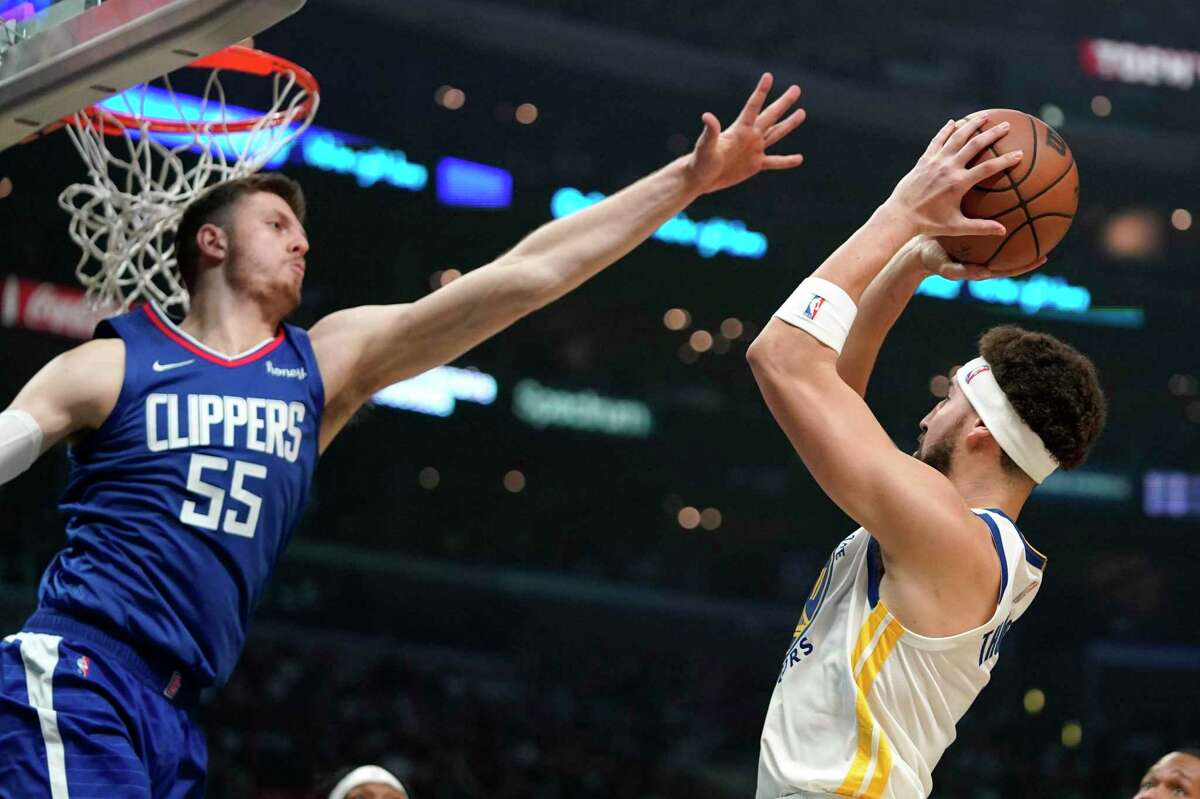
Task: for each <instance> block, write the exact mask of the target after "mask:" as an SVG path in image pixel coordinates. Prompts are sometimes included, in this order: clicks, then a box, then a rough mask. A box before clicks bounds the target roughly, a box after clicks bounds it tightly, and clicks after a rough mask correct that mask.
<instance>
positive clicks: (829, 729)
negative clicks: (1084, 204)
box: [748, 116, 1105, 799]
mask: <svg viewBox="0 0 1200 799" xmlns="http://www.w3.org/2000/svg"><path fill="white" fill-rule="evenodd" d="M985 119H986V118H985V117H983V116H979V117H975V118H973V119H969V120H966V121H963V122H960V123H955V122H953V121H951V122H950V123H947V125H946V126H945V127H944V128H943V129H942V130H941V131H940V132H939V133H938V134H937V135H936V136H935V137H934V139H933V140H932V141H931V142H930V144H929V147H928V148H927V149H926V151H925V153H924V154H923V155H922V156H921V158H920V160H919V161H918V162H917V164H916V166H915V167H914V168H913V170H912V171H911V172H910V173H909V174H908V175H907V176H905V177H904V178H903V179H902V180H901V181H900V183H899V184H898V185H897V186H896V188H895V190H894V191H893V192H892V194H891V196H890V197H889V198H888V200H887V201H886V202H885V203H883V205H881V206H880V207H879V209H878V210H877V211H876V212H875V213H874V214H873V215H872V216H871V218H870V220H869V221H868V222H867V223H866V224H865V225H864V226H863V227H862V228H860V229H859V230H858V231H857V232H856V233H854V235H853V236H851V237H850V239H849V240H848V241H847V242H846V243H845V244H843V245H842V246H841V247H840V248H838V249H837V250H836V251H835V252H834V253H833V254H832V255H831V256H830V257H829V258H828V260H826V261H825V263H824V264H822V265H821V267H820V268H819V269H817V270H816V272H815V273H813V275H812V277H810V278H808V279H806V280H805V281H804V282H803V283H801V284H800V287H799V288H798V289H797V290H796V292H795V293H794V294H793V295H792V297H791V298H790V299H789V300H788V301H787V302H786V303H785V304H784V305H783V307H782V308H780V310H779V312H778V313H777V314H776V318H774V319H772V320H771V321H770V323H769V324H768V325H767V326H766V327H765V328H764V330H763V332H762V334H761V335H759V337H758V338H757V339H756V340H755V342H754V343H753V344H752V346H751V347H750V350H749V353H748V359H749V361H750V364H751V367H752V369H753V372H754V376H755V378H756V380H757V381H758V384H759V387H760V388H761V390H762V393H763V396H764V397H765V399H766V402H767V404H768V406H769V407H770V409H771V412H772V413H773V414H774V416H775V418H776V420H777V421H778V422H779V425H780V426H781V427H782V428H783V430H784V432H785V433H786V434H787V436H788V438H789V439H790V441H791V443H792V444H793V446H794V447H795V448H796V451H797V452H798V453H799V455H800V457H801V458H802V459H803V461H804V463H805V465H806V466H807V467H808V469H809V471H810V472H811V473H812V475H813V477H814V478H815V479H816V480H817V482H818V483H819V484H820V486H821V488H822V489H823V490H824V491H825V493H826V494H827V495H828V496H829V497H830V499H832V500H833V501H834V502H835V503H836V504H837V505H838V506H839V507H840V508H841V509H842V510H843V511H845V513H846V514H847V515H849V516H850V517H851V518H852V519H854V520H855V521H857V522H858V523H859V524H861V525H862V527H860V528H859V529H858V530H857V531H855V532H854V533H852V534H851V535H850V536H848V537H847V538H845V539H844V540H843V541H842V542H841V543H840V544H838V545H837V547H835V549H834V551H833V554H832V555H831V556H830V558H829V561H828V562H827V563H826V565H825V568H824V569H823V570H822V571H821V573H820V576H819V577H818V579H817V584H816V586H815V587H814V588H813V591H812V594H811V595H810V597H809V599H808V601H807V602H806V603H805V606H804V610H803V613H802V615H801V618H800V623H799V625H798V626H797V627H796V630H795V634H794V637H793V639H792V644H791V646H790V648H789V649H788V651H787V654H786V656H785V658H784V662H783V664H782V669H781V671H780V673H779V676H778V680H777V684H776V686H775V691H774V694H773V696H772V697H771V702H770V706H769V708H768V710H767V716H766V721H765V724H764V726H763V733H762V742H761V756H760V761H759V773H758V792H757V797H758V799H777V797H788V798H789V799H799V798H801V797H815V796H831V795H832V796H854V797H872V798H873V799H876V798H878V797H887V798H888V799H921V798H922V797H926V796H928V795H929V793H930V791H931V790H932V781H931V776H930V775H931V772H932V770H933V768H934V766H935V765H936V764H937V762H938V759H939V758H940V757H941V755H942V753H943V752H944V751H945V749H946V747H947V746H949V745H950V743H951V742H952V741H953V740H954V735H955V724H956V722H957V721H958V719H959V718H961V717H962V715H963V714H964V713H965V712H966V710H967V708H968V707H969V706H970V705H971V702H972V701H973V700H974V699H975V697H976V696H977V695H978V694H979V692H980V690H982V688H983V686H984V685H985V684H986V683H987V681H988V678H989V676H990V672H991V669H992V666H993V665H994V664H995V662H996V657H997V655H998V653H999V652H1000V649H1001V644H1002V643H1003V641H1004V637H1005V635H1006V633H1007V632H1008V630H1009V628H1010V626H1011V625H1012V623H1013V622H1014V621H1016V620H1017V618H1019V617H1020V615H1021V614H1022V613H1023V612H1024V611H1025V609H1026V608H1027V607H1028V605H1029V603H1030V602H1031V600H1032V599H1033V596H1034V594H1035V593H1036V591H1037V589H1038V586H1039V584H1040V582H1041V579H1042V568H1043V566H1044V564H1045V558H1043V557H1042V556H1041V555H1040V554H1038V553H1037V551H1036V550H1034V549H1033V548H1032V547H1030V546H1029V545H1028V544H1026V542H1025V540H1024V538H1023V537H1022V535H1021V533H1020V531H1018V529H1017V526H1016V522H1015V520H1016V519H1017V517H1018V516H1019V514H1020V511H1021V507H1022V505H1023V504H1024V503H1025V500H1026V499H1028V497H1029V495H1030V492H1032V491H1033V489H1034V488H1035V487H1036V485H1037V484H1038V483H1040V482H1041V481H1042V480H1044V479H1045V478H1046V477H1047V475H1049V474H1050V473H1051V472H1052V471H1053V470H1054V469H1055V468H1056V467H1058V466H1062V467H1064V468H1070V467H1073V466H1076V465H1078V464H1079V463H1081V462H1082V461H1083V460H1084V458H1085V457H1086V455H1087V452H1088V450H1089V449H1090V447H1091V446H1092V444H1093V443H1094V442H1095V440H1096V437H1097V436H1098V435H1099V433H1100V430H1101V428H1102V426H1103V422H1104V416H1105V402H1104V397H1103V394H1102V393H1101V390H1100V387H1099V384H1098V382H1097V378H1096V374H1095V370H1094V368H1093V366H1092V364H1091V362H1090V361H1088V360H1087V358H1085V357H1084V356H1083V355H1081V354H1079V353H1078V352H1076V351H1075V350H1074V349H1072V348H1071V347H1069V346H1068V345H1066V344H1064V343H1062V342H1061V341H1058V340H1057V339H1054V338H1052V337H1050V336H1047V335H1042V334H1038V333H1031V332H1027V331H1024V330H1021V329H1019V328H1016V327H1011V326H1010V327H1001V328H996V329H993V330H991V331H989V332H987V333H986V334H985V335H984V336H983V338H982V339H981V341H980V355H979V357H974V356H966V359H967V361H968V362H967V363H966V364H965V365H964V366H962V367H960V368H959V369H958V371H957V373H956V374H954V375H953V376H952V380H951V383H950V393H949V395H948V396H947V397H946V398H945V399H944V400H942V401H941V402H940V403H938V405H937V406H936V407H935V408H934V409H933V410H932V411H930V412H929V414H928V415H927V416H926V417H925V418H924V419H923V420H921V423H920V429H921V431H922V435H921V438H920V439H919V442H920V445H919V446H920V448H919V450H918V451H917V452H916V453H914V455H913V456H909V455H906V454H904V453H902V452H900V451H899V450H898V449H896V447H895V445H894V444H893V443H892V441H891V439H890V438H888V436H887V434H886V433H885V432H884V430H883V429H882V428H881V427H880V425H879V422H877V421H876V419H875V417H874V416H873V415H872V413H871V411H870V409H869V408H868V407H867V405H866V403H865V402H864V401H863V395H864V393H865V390H866V386H867V381H868V377H869V375H870V372H871V369H872V367H873V365H874V363H875V358H876V355H877V354H878V352H879V348H880V345H881V344H882V342H883V339H884V337H885V336H886V334H887V332H888V330H889V329H890V328H891V326H892V324H893V323H894V322H895V320H896V318H897V317H898V316H899V315H900V313H901V311H902V310H903V309H904V307H905V305H906V304H907V302H908V300H909V298H910V297H911V296H912V295H913V292H914V290H915V289H916V287H917V285H918V284H919V283H920V281H921V280H922V279H923V278H924V277H926V276H927V275H928V274H930V273H932V272H940V273H942V274H943V275H945V276H947V277H951V278H956V279H964V278H970V279H980V278H986V277H989V276H990V273H989V272H988V271H987V270H986V269H984V268H983V267H979V266H973V265H968V266H963V265H959V264H953V263H949V259H948V258H947V257H946V254H945V251H944V250H942V249H941V248H940V247H939V246H938V245H937V243H936V242H934V241H933V240H932V239H929V238H925V236H941V235H968V234H971V235H988V234H992V235H1001V234H1003V233H1004V232H1005V231H1004V228H1003V226H1002V225H1000V224H999V223H998V222H994V221H988V220H980V219H967V218H965V217H964V216H963V214H962V211H961V209H960V205H961V201H962V198H963V195H964V194H965V193H966V191H967V190H968V189H969V188H970V187H971V186H973V185H975V184H976V183H978V182H979V181H980V180H982V179H984V178H986V177H988V176H990V175H994V174H996V173H998V172H999V171H1001V170H1003V169H1006V168H1009V167H1012V166H1014V165H1015V164H1016V163H1018V162H1019V160H1020V158H1021V154H1020V153H1019V152H1018V153H1015V154H1009V155H1005V156H1001V157H999V158H993V159H990V160H987V161H983V162H982V163H980V164H979V165H977V166H975V167H972V168H968V166H967V165H968V164H969V163H970V162H971V160H972V159H973V158H974V157H975V156H976V155H977V154H978V153H980V152H982V151H983V150H984V149H985V148H986V147H987V146H988V145H990V144H992V143H993V142H994V141H996V140H997V139H999V138H1000V137H1001V136H1003V135H1005V133H1006V132H1007V128H1005V127H1003V126H996V127H993V128H991V129H990V130H987V131H984V132H982V133H977V132H978V130H979V127H980V126H981V125H982V124H983V122H984V121H985ZM1039 265H1040V262H1039V263H1038V264H1032V265H1030V266H1029V267H1028V269H1032V268H1036V267H1037V266H1039ZM1021 271H1025V270H1021Z"/></svg>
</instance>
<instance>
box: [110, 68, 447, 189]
mask: <svg viewBox="0 0 1200 799" xmlns="http://www.w3.org/2000/svg"><path fill="white" fill-rule="evenodd" d="M100 106H101V107H102V108H105V109H107V110H109V111H114V112H126V113H128V111H129V110H130V109H135V110H137V111H138V113H139V115H141V116H146V117H160V118H163V119H189V120H201V119H203V120H207V121H210V122H213V123H214V124H217V123H220V122H221V121H222V120H227V121H230V122H234V121H237V120H241V119H252V118H254V117H257V116H259V115H260V112H258V111H255V110H253V109H250V108H243V107H241V106H236V105H229V104H226V105H225V107H224V109H223V110H222V109H221V108H220V107H219V105H218V104H216V103H207V104H206V103H204V102H203V101H202V100H201V98H199V97H196V96H193V95H189V94H184V93H182V92H176V93H175V96H174V99H172V96H171V94H170V93H169V92H167V91H166V90H164V89H160V88H158V87H156V86H135V87H134V88H132V89H128V90H126V91H124V92H121V93H120V94H116V95H113V96H112V97H109V98H108V99H106V100H103V101H101V102H100ZM130 134H131V135H132V136H134V137H135V138H136V137H138V136H140V135H141V134H140V132H139V131H136V130H135V131H130ZM150 135H151V137H152V138H153V139H154V140H155V141H157V142H159V143H160V144H164V145H167V146H170V147H179V146H184V145H189V144H191V146H190V147H189V149H191V150H192V151H193V152H195V151H199V150H200V149H201V146H202V145H200V144H197V143H195V142H193V140H192V136H191V135H190V134H171V133H152V134H150ZM252 136H261V134H256V133H232V134H221V133H218V134H215V135H213V136H211V137H202V138H206V139H207V141H206V142H205V145H204V146H208V147H210V148H211V149H214V150H220V151H221V152H223V153H224V154H225V155H226V157H229V158H233V157H235V156H236V154H237V153H238V152H241V151H244V150H245V149H246V148H248V147H249V146H250V145H252V144H253V143H254V141H253V139H251V138H250V137H252ZM362 147H365V148H366V149H361V148H362ZM295 150H296V147H295V145H293V146H291V147H283V148H280V150H279V152H278V153H276V154H275V156H274V157H273V158H272V159H271V160H270V161H268V162H267V164H266V166H267V168H268V169H278V168H279V167H280V166H282V165H283V164H284V163H285V162H286V161H287V160H289V159H290V158H292V157H293V156H294V155H296V152H295ZM299 160H300V161H301V162H303V163H304V164H305V165H307V166H310V167H312V168H314V169H319V170H322V171H324V172H335V173H337V174H342V175H351V176H353V177H354V178H355V179H356V180H357V181H358V185H360V186H363V187H364V188H365V187H368V186H374V185H375V184H377V183H386V184H387V185H389V186H392V187H393V188H398V189H404V190H406V191H421V190H422V189H424V188H425V186H426V185H427V184H428V182H429V169H428V168H427V167H426V166H424V165H423V164H418V163H413V162H411V161H409V160H408V156H407V155H406V154H405V153H404V151H402V150H392V149H388V148H386V147H380V146H378V145H371V144H370V143H369V142H367V141H366V140H365V139H363V138H362V137H360V136H355V135H353V134H350V133H344V132H340V131H335V130H330V129H328V128H319V127H316V126H313V127H311V128H309V129H308V130H307V131H305V133H304V134H303V135H302V136H301V137H300V140H299Z"/></svg>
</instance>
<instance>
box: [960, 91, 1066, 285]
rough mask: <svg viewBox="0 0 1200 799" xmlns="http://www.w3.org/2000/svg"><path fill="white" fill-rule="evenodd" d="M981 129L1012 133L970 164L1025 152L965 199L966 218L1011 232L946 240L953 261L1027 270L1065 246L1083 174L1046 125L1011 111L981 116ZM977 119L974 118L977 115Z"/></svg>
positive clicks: (1000, 268)
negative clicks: (994, 223)
mask: <svg viewBox="0 0 1200 799" xmlns="http://www.w3.org/2000/svg"><path fill="white" fill-rule="evenodd" d="M978 113H984V114H987V115H988V121H987V122H986V123H985V124H984V125H983V127H982V128H980V130H987V129H988V128H990V127H991V126H993V125H998V124H1000V123H1001V122H1007V123H1009V126H1010V127H1009V131H1008V134H1007V135H1005V136H1003V137H1002V138H1001V139H1000V140H999V141H998V142H996V143H995V144H994V145H992V146H991V147H989V148H987V149H986V150H984V151H983V152H982V153H980V154H979V156H978V157H976V159H975V161H973V162H972V163H971V166H974V165H975V163H978V162H979V161H981V160H987V159H988V158H995V157H996V156H998V155H1004V154H1005V153H1007V152H1010V151H1012V150H1022V151H1023V152H1024V153H1025V156H1024V158H1022V159H1021V162H1020V163H1019V164H1017V165H1016V166H1014V167H1011V168H1010V169H1006V170H1004V171H1003V172H1000V173H999V174H996V175H993V176H992V177H990V178H988V179H987V180H984V181H981V182H980V183H978V184H977V185H976V186H974V187H973V188H972V189H971V190H970V191H968V192H967V194H966V196H964V197H963V201H962V210H963V214H965V215H966V216H969V217H972V218H976V219H979V218H983V219H995V220H996V221H998V222H1000V224H1002V225H1004V227H1005V228H1006V229H1007V231H1008V233H1007V235H1005V236H1004V237H1003V238H1001V237H999V236H942V237H940V238H939V239H938V241H939V242H941V245H942V246H943V247H945V248H946V252H948V253H949V254H950V257H952V258H953V259H954V260H956V261H958V262H960V263H972V264H986V265H987V266H989V267H991V268H992V269H993V270H994V271H997V272H1006V271H1009V270H1012V269H1019V268H1020V267H1022V266H1028V265H1029V264H1031V263H1033V262H1034V261H1036V260H1038V259H1039V258H1041V257H1042V256H1043V255H1045V254H1046V253H1048V252H1050V250H1052V249H1054V246H1055V245H1056V244H1058V243H1059V242H1060V241H1062V237H1063V236H1065V235H1066V234H1067V229H1068V228H1070V227H1071V220H1072V219H1074V218H1075V209H1076V207H1077V206H1078V205H1079V170H1078V169H1077V168H1076V166H1075V157H1074V156H1073V155H1071V148H1070V147H1068V146H1067V143H1066V141H1064V140H1063V137H1062V136H1060V135H1059V134H1058V131H1056V130H1055V129H1054V128H1052V127H1050V126H1049V125H1047V124H1046V123H1045V122H1043V121H1042V120H1040V119H1038V118H1036V117H1032V116H1030V115H1029V114H1026V113H1024V112H1021V111H1013V110H1012V109H1010V108H994V109H990V110H988V111H981V112H978ZM972 116H974V115H972Z"/></svg>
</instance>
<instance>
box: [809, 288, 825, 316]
mask: <svg viewBox="0 0 1200 799" xmlns="http://www.w3.org/2000/svg"><path fill="white" fill-rule="evenodd" d="M824 304H825V298H824V297H822V296H821V295H820V294H814V295H812V299H811V300H809V301H808V305H806V306H804V315H805V316H807V317H808V318H809V319H816V318H817V313H818V312H819V311H820V310H821V306H822V305H824Z"/></svg>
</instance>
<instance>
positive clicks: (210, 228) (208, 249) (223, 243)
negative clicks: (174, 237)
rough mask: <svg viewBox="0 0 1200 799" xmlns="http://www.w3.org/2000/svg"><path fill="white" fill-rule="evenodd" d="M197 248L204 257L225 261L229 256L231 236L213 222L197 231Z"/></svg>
mask: <svg viewBox="0 0 1200 799" xmlns="http://www.w3.org/2000/svg"><path fill="white" fill-rule="evenodd" d="M196 246H197V248H198V249H199V250H200V254H201V255H202V256H204V257H206V258H211V259H213V260H215V261H224V260H225V259H226V258H227V257H228V256H229V236H228V235H227V234H226V233H225V230H224V228H222V227H221V226H220V225H217V224H214V223H212V222H207V223H205V224H203V225H201V226H200V229H199V230H197V231H196Z"/></svg>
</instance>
